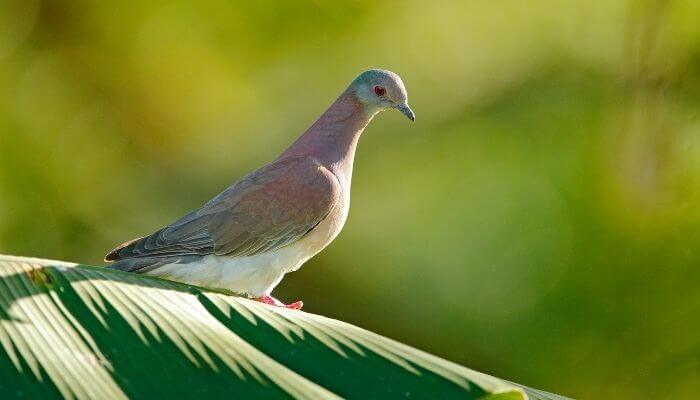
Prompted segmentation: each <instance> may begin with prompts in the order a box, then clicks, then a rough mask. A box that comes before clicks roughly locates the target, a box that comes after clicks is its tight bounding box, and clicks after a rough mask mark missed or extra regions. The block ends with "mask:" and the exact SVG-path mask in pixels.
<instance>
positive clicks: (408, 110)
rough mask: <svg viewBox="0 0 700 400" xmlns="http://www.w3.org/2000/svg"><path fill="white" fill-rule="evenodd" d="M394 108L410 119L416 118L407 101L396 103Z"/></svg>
mask: <svg viewBox="0 0 700 400" xmlns="http://www.w3.org/2000/svg"><path fill="white" fill-rule="evenodd" d="M396 109H397V110H399V111H401V112H402V113H403V115H405V116H406V117H408V119H410V120H411V121H415V120H416V114H414V113H413V110H411V107H409V106H408V104H407V103H403V104H399V105H397V106H396Z"/></svg>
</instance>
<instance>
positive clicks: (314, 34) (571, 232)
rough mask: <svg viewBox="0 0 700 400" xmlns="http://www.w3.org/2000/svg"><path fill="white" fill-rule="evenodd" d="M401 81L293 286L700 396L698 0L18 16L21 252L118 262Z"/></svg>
mask: <svg viewBox="0 0 700 400" xmlns="http://www.w3.org/2000/svg"><path fill="white" fill-rule="evenodd" d="M369 67H382V68H387V69H391V70H393V71H395V72H397V73H399V74H400V75H401V76H402V77H403V79H404V81H405V83H406V86H407V88H408V92H409V98H410V100H411V104H412V106H413V108H414V110H415V111H416V114H417V122H416V123H415V124H411V123H410V122H408V121H407V120H406V119H405V118H404V117H403V116H401V115H400V114H399V113H396V112H391V113H385V114H383V115H381V116H380V117H379V118H377V119H375V121H374V122H373V123H372V124H371V126H370V127H369V128H368V129H367V130H366V131H365V134H364V136H363V138H362V140H361V142H360V146H359V149H358V153H357V160H356V163H355V174H354V177H353V178H354V181H353V200H352V208H351V213H350V218H349V220H348V222H347V224H346V227H345V230H344V231H343V233H342V234H341V235H340V237H339V238H338V239H337V240H336V241H335V242H334V243H333V244H332V245H331V246H329V248H327V249H326V250H325V251H324V252H323V253H321V254H320V255H319V256H317V257H316V258H315V259H313V260H312V261H310V262H309V263H307V264H306V265H305V267H304V268H302V269H301V271H299V272H296V273H294V274H291V275H288V276H287V278H286V279H285V280H284V281H283V283H282V285H281V286H280V287H279V288H278V289H277V290H276V292H275V293H276V294H277V295H278V296H279V297H281V298H282V299H283V300H286V301H292V300H296V299H298V298H301V299H303V300H304V301H305V303H306V310H308V311H310V312H316V313H321V314H325V315H329V316H332V317H336V318H339V319H342V320H345V321H348V322H352V323H355V324H357V325H360V326H362V327H365V328H368V329H371V330H373V331H376V332H379V333H381V334H384V335H388V336H390V337H392V338H396V339H399V340H401V341H403V342H406V343H408V344H411V345H414V346H417V347H419V348H421V349H424V350H427V351H430V352H433V353H435V354H438V355H440V356H442V357H445V358H448V359H450V360H453V361H456V362H459V363H462V364H464V365H467V366H469V367H472V368H474V369H477V370H480V371H483V372H487V373H490V374H494V375H497V376H499V377H502V378H506V379H509V380H513V381H517V382H520V383H523V384H527V385H530V386H534V387H539V388H542V389H546V390H549V391H554V392H558V393H561V394H565V395H569V396H572V397H577V398H582V399H642V398H649V399H662V398H663V399H692V398H697V397H696V396H697V393H698V391H700V334H698V332H699V331H700V250H699V249H700V119H698V110H699V106H700V2H698V1H697V0H668V1H664V0H659V1H651V0H649V1H628V2H623V1H538V2H526V1H515V0H513V1H486V0H478V1H477V0H472V1H469V0H461V1H452V2H449V1H401V2H398V1H382V2H376V1H369V0H367V1H352V2H337V1H330V0H316V1H293V2H292V1H235V2H232V1H228V0H205V1H184V0H181V1H171V2H160V1H139V2H136V1H133V2H124V1H86V0H71V1H69V0H51V1H38V0H22V1H20V0H10V1H6V0H5V1H0V252H2V253H9V254H16V255H25V256H36V257H45V258H56V259H64V260H69V261H77V262H83V263H89V264H98V265H101V260H102V257H103V256H104V254H105V253H106V252H107V251H108V250H110V249H111V248H112V247H114V245H116V244H118V243H120V242H122V241H124V240H127V239H131V238H133V237H135V236H140V235H144V234H148V233H151V232H152V231H154V230H155V229H157V228H159V227H161V226H162V225H164V224H167V223H170V222H172V221H173V220H175V219H176V218H178V217H179V216H181V215H182V214H184V213H185V212H187V211H189V210H191V209H193V208H196V207H198V206H199V205H201V204H202V203H203V202H205V201H206V200H208V199H209V198H211V197H212V196H214V195H215V194H217V193H218V192H219V191H220V190H222V189H223V188H225V187H226V186H228V185H229V184H230V183H232V182H233V181H235V180H236V179H238V178H239V177H241V176H242V175H244V174H246V173H247V172H250V171H251V170H253V169H255V168H257V167H259V166H261V165H263V164H265V163H267V162H269V161H270V160H272V159H273V158H275V157H276V156H277V155H278V153H280V152H281V151H282V150H283V149H284V148H285V147H286V146H287V145H288V144H289V143H290V142H291V141H292V140H294V139H295V138H296V137H297V136H298V135H299V134H300V133H301V132H303V130H304V129H305V128H306V127H308V125H309V124H310V123H311V122H313V121H314V120H315V119H316V118H317V117H318V115H320V113H321V112H322V111H323V110H324V109H325V107H327V106H328V105H329V104H330V102H331V101H332V100H334V99H335V97H336V96H337V95H338V94H339V93H340V91H341V90H343V89H344V88H345V87H346V85H347V84H348V83H349V82H350V80H351V79H352V78H353V77H354V76H355V75H356V74H358V73H359V72H360V71H362V70H364V69H367V68H369Z"/></svg>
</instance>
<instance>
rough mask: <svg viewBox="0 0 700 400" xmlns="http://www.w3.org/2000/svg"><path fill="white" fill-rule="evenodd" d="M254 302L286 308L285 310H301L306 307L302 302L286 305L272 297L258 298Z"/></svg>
mask: <svg viewBox="0 0 700 400" xmlns="http://www.w3.org/2000/svg"><path fill="white" fill-rule="evenodd" d="M253 300H255V301H259V302H261V303H265V304H269V305H271V306H277V307H284V308H289V309H292V310H301V308H302V307H303V306H304V302H303V301H301V300H297V301H295V302H294V303H291V304H284V303H282V302H281V301H279V300H277V299H276V298H274V297H272V296H262V297H256V298H254V299H253Z"/></svg>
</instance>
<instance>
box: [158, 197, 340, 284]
mask: <svg viewBox="0 0 700 400" xmlns="http://www.w3.org/2000/svg"><path fill="white" fill-rule="evenodd" d="M342 203H344V204H338V206H336V208H335V209H334V210H333V211H332V212H331V213H330V214H329V215H328V217H326V219H324V220H323V221H322V222H321V223H320V224H319V225H318V226H317V227H316V228H315V229H314V230H312V231H311V232H309V234H308V235H306V236H305V237H304V238H303V239H301V240H299V241H297V242H295V243H293V244H291V245H288V246H285V247H282V248H280V249H277V250H273V251H270V252H267V253H262V254H257V255H254V256H250V257H226V256H217V255H208V256H205V257H203V258H202V259H200V260H198V261H196V262H191V263H183V264H166V265H163V266H161V267H158V268H155V269H153V270H151V271H149V272H147V274H149V275H154V276H158V277H161V278H165V279H170V280H174V281H179V282H184V283H189V284H193V285H198V286H204V287H211V288H219V289H227V290H230V291H232V292H234V293H239V294H243V295H248V296H251V297H261V296H268V295H270V293H271V292H272V289H274V288H275V286H277V284H278V283H280V281H281V280H282V278H283V277H284V274H286V273H287V272H291V271H296V270H297V269H299V268H300V267H301V265H302V264H304V263H305V262H306V261H307V260H308V259H310V258H311V257H313V256H314V255H316V254H317V253H318V252H319V251H321V250H323V248H325V247H326V246H327V245H328V244H329V243H330V242H332V241H333V239H335V237H336V236H338V233H340V230H341V229H342V227H343V224H344V223H345V220H346V218H347V214H348V208H349V199H345V201H343V202H342Z"/></svg>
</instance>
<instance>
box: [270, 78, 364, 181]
mask: <svg viewBox="0 0 700 400" xmlns="http://www.w3.org/2000/svg"><path fill="white" fill-rule="evenodd" d="M376 113H377V110H371V109H368V107H367V106H365V105H364V104H362V103H361V102H360V101H359V100H358V99H357V96H356V95H355V94H354V93H353V92H351V91H350V90H347V91H345V92H344V93H343V94H341V95H340V97H338V99H337V100H336V101H335V102H334V103H333V104H332V105H331V106H330V107H329V108H328V110H326V112H325V113H323V115H321V117H320V118H319V119H318V120H317V121H316V122H314V124H313V125H311V127H310V128H309V129H307V130H306V132H304V134H303V135H301V137H299V139H297V140H296V141H295V142H294V143H293V144H292V145H291V146H289V148H288V149H287V150H286V151H285V152H284V153H282V155H281V156H280V158H283V157H299V156H303V157H313V158H315V159H317V160H318V161H319V162H320V163H321V164H322V165H324V166H325V167H326V168H328V169H330V170H331V171H332V172H333V173H334V174H336V176H338V178H339V179H341V180H344V181H345V182H344V183H348V184H349V183H350V178H351V176H352V164H353V160H354V158H355V149H356V148H357V142H358V140H359V139H360V135H361V134H362V131H363V130H364V129H365V127H366V126H367V124H369V122H370V121H371V120H372V118H373V117H374V115H375V114H376Z"/></svg>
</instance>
